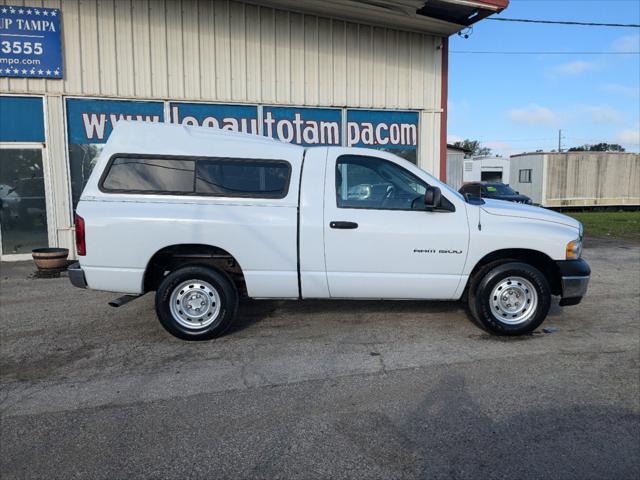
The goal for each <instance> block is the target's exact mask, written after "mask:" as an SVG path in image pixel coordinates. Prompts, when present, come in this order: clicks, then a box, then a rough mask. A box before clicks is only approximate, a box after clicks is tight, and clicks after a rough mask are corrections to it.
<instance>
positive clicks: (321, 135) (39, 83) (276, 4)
mask: <svg viewBox="0 0 640 480" xmlns="http://www.w3.org/2000/svg"><path fill="white" fill-rule="evenodd" d="M507 4H508V0H483V1H476V0H399V1H390V0H362V1H358V0H325V1H305V0H298V1H292V0H273V1H253V2H237V1H226V0H224V1H223V0H219V1H218V0H181V1H180V0H51V1H50V0H32V1H29V0H25V1H23V0H11V1H10V3H8V4H6V5H0V201H1V205H0V207H1V208H0V220H1V228H0V240H1V241H0V244H1V250H0V255H1V257H0V258H1V259H2V260H16V259H24V258H28V257H29V256H30V252H31V250H32V249H33V248H37V247H46V246H51V247H65V248H69V249H70V250H71V256H73V255H74V245H73V244H74V240H73V239H74V225H73V210H74V208H75V205H76V204H77V202H78V199H79V197H80V194H81V192H82V189H83V187H84V184H85V182H86V181H87V179H88V176H89V174H90V173H91V169H92V167H93V165H94V164H95V161H96V158H97V156H98V155H99V153H100V151H101V149H102V147H103V145H104V143H105V142H106V140H107V139H108V137H109V134H110V133H111V131H112V130H113V127H114V124H115V123H116V122H117V121H119V120H121V119H129V120H140V121H150V122H171V123H177V124H185V125H201V126H206V127H211V128H222V129H226V130H232V131H239V132H248V133H253V134H257V135H265V136H268V137H272V138H275V139H279V140H281V141H284V142H292V143H297V144H301V145H308V146H314V145H333V146H358V147H368V148H377V149H384V150H388V151H391V152H394V153H396V154H398V155H400V156H402V157H404V158H406V159H407V160H409V161H411V162H414V163H416V164H417V165H418V166H420V167H421V168H423V169H425V170H427V171H429V172H431V173H432V174H434V175H436V176H439V177H440V178H442V179H445V176H446V154H447V150H446V117H447V112H446V102H447V64H448V62H447V59H448V37H449V36H450V35H452V34H455V33H457V32H459V31H460V30H462V29H464V28H466V27H467V26H469V25H471V24H473V23H474V22H477V21H479V20H481V19H483V18H485V17H487V16H488V15H491V14H493V13H496V12H499V11H501V10H502V9H504V8H505V7H506V6H507Z"/></svg>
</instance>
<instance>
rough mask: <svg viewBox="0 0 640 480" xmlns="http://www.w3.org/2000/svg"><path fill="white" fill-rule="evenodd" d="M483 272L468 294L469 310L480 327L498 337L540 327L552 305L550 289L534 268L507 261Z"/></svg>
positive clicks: (530, 330) (520, 333) (524, 332)
mask: <svg viewBox="0 0 640 480" xmlns="http://www.w3.org/2000/svg"><path fill="white" fill-rule="evenodd" d="M483 273H484V275H483V276H482V278H480V279H479V282H477V283H475V284H474V285H472V287H471V290H470V292H469V309H470V310H471V313H472V315H473V316H474V318H475V320H476V321H478V322H479V323H480V325H482V327H484V328H485V329H486V330H488V331H489V332H491V333H494V334H497V335H522V334H526V333H531V332H532V331H533V330H535V329H536V328H538V326H540V324H541V323H542V322H543V321H544V319H545V318H546V317H547V313H548V312H549V308H550V306H551V289H550V288H549V282H548V281H547V279H546V277H545V276H544V275H543V274H542V273H541V272H540V271H539V270H538V269H537V268H535V267H532V266H531V265H529V264H526V263H520V262H509V263H503V264H501V265H498V266H496V267H494V268H491V269H489V271H487V272H483Z"/></svg>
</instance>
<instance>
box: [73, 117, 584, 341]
mask: <svg viewBox="0 0 640 480" xmlns="http://www.w3.org/2000/svg"><path fill="white" fill-rule="evenodd" d="M582 233H583V232H582V225H581V224H580V223H579V222H577V221H576V220H574V219H572V218H570V217H567V216H565V215H561V214H559V213H556V212H553V211H549V210H544V209H542V208H538V207H532V206H529V205H520V204H514V203H509V202H503V201H499V200H481V199H474V198H464V197H463V196H462V195H460V194H459V193H457V192H456V191H454V190H453V189H451V188H449V187H448V186H447V185H445V184H443V183H441V182H440V181H439V180H437V179H436V178H434V177H433V176H431V175H429V174H428V173H426V172H424V171H423V170H421V169H419V168H418V167H416V166H415V165H413V164H411V163H410V162H407V161H405V160H403V159H401V158H399V157H397V156H395V155H392V154H391V153H387V152H383V151H379V150H370V149H361V148H341V147H313V148H304V147H300V146H295V145H289V144H285V143H281V142H277V141H273V140H270V139H266V138H264V137H259V136H254V135H247V134H237V133H232V132H226V131H221V130H216V129H210V128H201V127H189V126H180V125H169V124H152V123H143V122H121V123H119V124H118V125H117V127H116V128H115V129H114V131H113V133H112V135H111V137H110V138H109V140H108V142H107V144H106V145H105V148H104V150H103V151H102V154H101V155H100V158H99V160H98V162H97V164H96V167H95V169H94V170H93V173H92V174H91V177H90V178H89V181H88V183H87V186H86V187H85V189H84V191H83V193H82V197H81V199H80V202H79V204H78V207H77V215H76V241H77V253H78V256H79V257H80V262H79V263H76V264H74V265H73V266H72V267H70V270H69V272H70V279H71V282H72V283H73V284H74V285H76V286H78V287H83V288H87V287H88V288H91V289H96V290H107V291H113V292H121V293H124V294H126V295H124V296H122V297H120V298H118V299H116V300H114V301H113V302H112V305H114V306H119V305H122V304H124V303H126V302H127V301H130V300H131V299H134V298H136V297H138V296H140V295H143V294H144V293H146V292H150V291H156V300H155V305H156V311H157V314H158V317H159V319H160V322H161V323H162V325H163V326H164V327H165V328H166V329H167V330H168V331H169V332H170V333H172V334H173V335H175V336H177V337H180V338H183V339H193V340H196V339H207V338H212V337H216V336H219V335H221V334H222V333H223V332H224V331H225V330H226V329H227V328H228V327H229V325H230V324H231V323H232V322H233V319H234V317H235V316H236V312H237V310H238V299H239V297H241V296H248V297H251V298H256V299H267V298H268V299H273V298H280V299H308V298H342V299H346V298H348V299H433V300H458V299H464V300H465V301H467V302H468V305H469V310H470V312H471V314H472V316H473V317H474V319H475V320H476V321H477V322H478V323H479V324H480V325H481V326H482V327H483V328H485V329H486V330H488V331H490V332H492V333H495V334H502V335H519V334H524V333H528V332H531V331H532V330H534V329H535V328H537V327H538V326H539V325H540V323H541V322H542V321H543V320H544V319H545V317H546V315H547V312H548V310H549V307H550V305H551V297H552V295H557V296H560V297H561V300H560V304H561V305H573V304H576V303H578V302H579V301H580V300H581V298H582V296H583V295H584V294H585V292H586V290H587V284H588V282H589V277H590V269H589V266H588V265H587V264H586V262H585V261H584V260H582V259H580V255H581V248H582Z"/></svg>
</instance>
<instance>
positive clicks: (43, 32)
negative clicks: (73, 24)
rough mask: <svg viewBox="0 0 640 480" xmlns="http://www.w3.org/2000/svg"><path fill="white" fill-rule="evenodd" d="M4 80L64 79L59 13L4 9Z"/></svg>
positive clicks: (0, 28)
mask: <svg viewBox="0 0 640 480" xmlns="http://www.w3.org/2000/svg"><path fill="white" fill-rule="evenodd" d="M0 76H3V77H21V78H41V77H42V78H62V48H61V42H60V10H59V9H57V8H42V7H25V6H11V5H0Z"/></svg>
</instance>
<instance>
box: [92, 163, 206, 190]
mask: <svg viewBox="0 0 640 480" xmlns="http://www.w3.org/2000/svg"><path fill="white" fill-rule="evenodd" d="M194 165H195V161H194V160H165V159H157V158H137V157H118V158H115V159H114V160H113V161H112V163H111V167H110V168H109V172H108V174H107V176H106V177H105V178H104V181H103V182H102V188H103V189H104V190H111V191H118V192H147V193H156V192H162V193H181V194H184V193H190V192H192V191H193V175H194V170H195V167H194Z"/></svg>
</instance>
